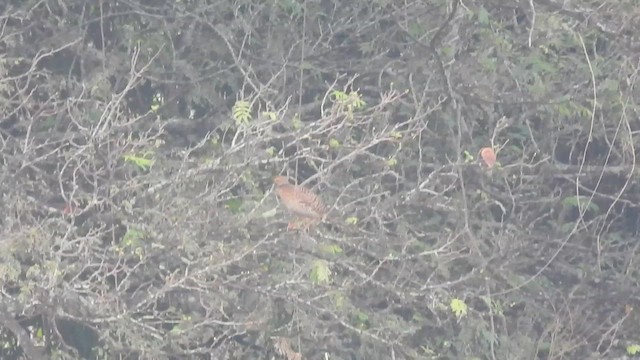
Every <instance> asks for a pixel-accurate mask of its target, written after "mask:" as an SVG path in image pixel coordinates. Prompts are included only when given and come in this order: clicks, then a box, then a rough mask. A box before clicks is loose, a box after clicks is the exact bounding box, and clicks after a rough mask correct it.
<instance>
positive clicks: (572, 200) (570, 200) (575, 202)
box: [562, 196, 600, 212]
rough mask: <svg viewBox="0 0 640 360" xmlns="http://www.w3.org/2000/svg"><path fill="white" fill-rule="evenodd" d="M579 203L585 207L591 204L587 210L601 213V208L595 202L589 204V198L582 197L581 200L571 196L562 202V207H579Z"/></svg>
mask: <svg viewBox="0 0 640 360" xmlns="http://www.w3.org/2000/svg"><path fill="white" fill-rule="evenodd" d="M578 203H579V204H580V205H581V206H585V205H587V204H589V207H588V208H587V210H591V211H595V212H598V211H600V207H599V206H598V205H597V204H595V203H594V202H593V201H591V202H589V198H588V197H586V196H580V198H578V197H577V196H569V197H566V198H564V199H563V200H562V205H564V206H567V207H575V208H577V207H578Z"/></svg>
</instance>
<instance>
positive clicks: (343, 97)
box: [331, 90, 367, 113]
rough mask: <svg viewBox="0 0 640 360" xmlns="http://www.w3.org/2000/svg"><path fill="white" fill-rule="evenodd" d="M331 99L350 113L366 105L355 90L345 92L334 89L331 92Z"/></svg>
mask: <svg viewBox="0 0 640 360" xmlns="http://www.w3.org/2000/svg"><path fill="white" fill-rule="evenodd" d="M331 99H333V101H334V102H335V103H337V104H339V105H341V106H344V107H345V108H346V109H347V112H349V113H352V112H353V111H355V110H360V109H362V108H364V107H365V106H366V105H367V103H366V102H365V101H364V100H363V99H362V97H361V96H360V94H359V93H358V92H357V91H352V92H349V93H345V92H343V91H339V90H334V91H333V92H331Z"/></svg>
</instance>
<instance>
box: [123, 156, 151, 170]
mask: <svg viewBox="0 0 640 360" xmlns="http://www.w3.org/2000/svg"><path fill="white" fill-rule="evenodd" d="M151 155H152V153H151V152H147V153H145V154H144V155H142V156H137V155H132V154H129V155H124V161H125V162H127V163H130V164H133V165H135V166H136V167H138V168H139V169H140V170H142V171H148V170H149V169H151V166H152V165H153V159H149V158H148V157H150V156H151Z"/></svg>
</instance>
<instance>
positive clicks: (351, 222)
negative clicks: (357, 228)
mask: <svg viewBox="0 0 640 360" xmlns="http://www.w3.org/2000/svg"><path fill="white" fill-rule="evenodd" d="M344 222H345V223H346V224H349V225H355V224H357V223H358V217H357V216H349V217H348V218H346V219H345V220H344Z"/></svg>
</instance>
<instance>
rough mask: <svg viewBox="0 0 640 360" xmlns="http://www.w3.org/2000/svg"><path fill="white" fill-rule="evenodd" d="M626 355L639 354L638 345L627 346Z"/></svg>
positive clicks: (639, 348) (639, 347)
mask: <svg viewBox="0 0 640 360" xmlns="http://www.w3.org/2000/svg"><path fill="white" fill-rule="evenodd" d="M627 354H629V355H630V356H634V355H638V354H640V345H638V344H631V345H628V346H627Z"/></svg>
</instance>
